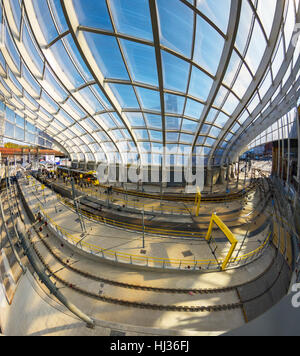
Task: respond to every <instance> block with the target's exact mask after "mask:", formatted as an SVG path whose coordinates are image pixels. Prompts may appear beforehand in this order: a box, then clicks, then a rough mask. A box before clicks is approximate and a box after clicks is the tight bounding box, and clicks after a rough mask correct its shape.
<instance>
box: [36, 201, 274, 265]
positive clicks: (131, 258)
mask: <svg viewBox="0 0 300 356" xmlns="http://www.w3.org/2000/svg"><path fill="white" fill-rule="evenodd" d="M38 207H39V211H40V213H41V216H42V218H43V220H44V221H45V222H46V223H47V226H49V227H50V228H51V229H52V230H53V231H54V232H56V233H57V234H58V235H59V236H60V237H61V238H62V239H64V240H66V241H67V242H68V243H69V244H71V245H73V246H75V247H77V248H80V249H81V250H83V251H85V252H88V253H91V254H93V255H96V256H99V257H102V258H104V259H107V260H111V261H114V262H118V263H127V264H135V265H142V266H146V267H158V268H166V269H167V268H170V269H179V270H181V269H183V270H197V269H198V270H207V271H210V270H220V264H223V262H224V261H220V262H219V263H218V262H217V261H216V260H215V259H203V260H196V259H193V260H182V259H169V258H158V257H146V256H139V255H133V254H128V253H124V252H120V251H114V250H110V249H109V250H108V249H107V248H102V247H100V246H98V245H95V244H91V243H89V242H86V241H83V240H82V238H81V237H76V236H74V235H72V234H70V233H69V232H68V231H66V230H65V229H64V228H62V227H61V226H59V225H58V224H57V223H55V221H54V220H53V219H52V218H51V217H50V216H49V215H48V214H47V213H46V212H45V211H44V209H43V208H42V206H41V205H39V206H38ZM270 236H271V232H270V233H269V234H268V236H267V237H266V239H265V241H264V242H263V243H262V244H261V245H260V246H259V247H258V248H257V249H255V250H254V251H252V252H249V253H247V254H245V255H242V256H240V257H238V258H231V259H230V260H229V261H228V268H227V269H229V268H230V267H233V266H234V267H241V266H242V265H245V264H248V263H250V262H252V261H253V260H254V259H256V258H258V257H259V256H260V255H261V254H262V253H263V251H264V250H265V248H266V246H267V245H268V242H269V241H270ZM242 262H243V263H242Z"/></svg>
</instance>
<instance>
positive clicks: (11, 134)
mask: <svg viewBox="0 0 300 356" xmlns="http://www.w3.org/2000/svg"><path fill="white" fill-rule="evenodd" d="M0 112H1V114H2V115H3V120H4V130H3V136H4V137H5V138H8V139H13V140H15V141H19V142H20V143H26V144H29V145H37V146H42V147H47V148H52V147H53V140H52V138H51V137H50V136H49V135H48V134H46V133H44V132H43V131H41V130H39V129H38V128H37V127H36V126H35V125H33V124H32V123H30V122H29V121H27V120H26V119H24V118H22V117H21V116H19V115H17V114H16V113H15V112H14V111H13V110H11V109H10V108H9V107H8V106H6V105H5V104H4V103H2V102H0ZM2 115H1V116H2Z"/></svg>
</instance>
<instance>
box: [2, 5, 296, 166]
mask: <svg viewBox="0 0 300 356" xmlns="http://www.w3.org/2000/svg"><path fill="white" fill-rule="evenodd" d="M2 4H3V5H2V7H1V6H0V18H1V24H2V27H1V54H0V75H1V77H0V93H1V94H2V100H5V103H6V104H7V105H9V107H11V108H13V109H14V110H15V111H16V113H18V115H21V116H22V117H26V119H27V120H29V121H31V122H32V123H33V124H35V125H36V126H37V127H38V128H39V129H41V130H43V131H44V132H46V133H47V134H48V135H50V136H51V137H53V138H54V139H55V140H56V141H57V142H58V143H59V144H60V145H62V146H63V147H64V148H65V150H66V151H67V152H68V153H69V155H70V157H71V158H72V160H76V161H85V162H103V161H108V162H112V161H115V160H117V161H119V162H123V163H131V162H134V161H136V160H137V159H138V158H140V159H141V162H142V164H148V163H159V162H160V157H161V154H162V153H163V152H164V150H166V149H171V150H172V152H173V153H174V152H175V153H176V152H181V151H183V150H190V151H191V152H195V150H196V148H197V147H204V154H205V157H206V163H207V165H209V166H210V165H219V164H223V163H226V162H227V161H228V160H234V159H235V158H236V156H237V155H238V153H239V152H240V151H241V150H242V149H243V147H245V146H246V145H247V144H248V143H249V142H251V141H252V140H253V138H255V135H257V134H259V133H260V132H262V131H263V130H265V128H266V125H268V126H270V125H272V124H273V122H275V121H276V120H278V119H279V118H280V117H281V116H282V115H284V114H285V113H286V112H288V111H289V110H290V109H291V108H292V107H295V105H296V102H297V98H298V97H299V65H300V59H299V53H300V40H298V37H299V36H298V35H299V31H300V29H299V23H300V9H299V1H297V0H222V1H219V0H98V1H92V0H61V1H59V0H3V1H2Z"/></svg>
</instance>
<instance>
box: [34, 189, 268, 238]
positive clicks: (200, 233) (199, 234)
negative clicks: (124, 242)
mask: <svg viewBox="0 0 300 356" xmlns="http://www.w3.org/2000/svg"><path fill="white" fill-rule="evenodd" d="M255 186H256V187H259V189H261V188H260V186H261V184H259V185H258V184H256V185H255ZM34 194H35V193H34ZM61 194H62V193H61V192H60V195H61ZM269 199H270V196H268V194H266V201H265V202H264V204H262V205H261V206H259V207H258V208H257V209H255V210H253V211H250V212H249V213H248V214H245V215H241V211H244V209H245V207H244V208H243V209H242V210H237V211H236V212H234V214H231V215H233V216H231V217H230V218H228V215H227V214H225V215H224V217H222V220H223V221H224V223H226V224H227V225H228V227H229V228H230V229H233V230H234V229H241V228H244V230H245V231H247V230H248V227H249V226H250V225H251V224H253V229H254V231H255V230H257V231H259V230H260V229H261V228H262V227H263V226H265V225H266V222H267V220H268V216H267V215H265V208H266V206H267V205H268V202H269ZM61 202H62V203H63V204H64V205H66V206H67V207H69V208H70V209H71V210H73V211H75V206H74V204H73V201H72V200H71V199H70V198H68V197H66V196H61ZM78 206H79V207H80V213H81V214H82V215H84V216H85V217H86V218H88V219H91V220H93V221H97V222H100V223H104V224H106V225H111V226H113V227H117V228H121V229H126V230H129V231H136V232H143V231H144V232H145V233H147V234H151V235H159V236H174V237H183V238H193V239H196V238H198V239H203V238H204V237H205V235H206V232H207V226H208V225H209V222H210V215H207V217H206V218H204V217H203V218H202V217H201V220H199V221H195V220H194V219H192V220H191V222H190V223H184V222H178V223H177V224H176V229H174V221H169V222H168V221H162V220H160V221H159V228H158V227H157V221H156V220H155V219H146V220H145V221H144V227H143V226H142V220H141V217H140V216H136V215H135V216H131V215H130V216H128V215H126V216H123V215H117V213H114V212H112V211H110V210H107V209H105V208H103V209H102V210H101V212H100V211H99V207H100V206H101V205H99V204H96V203H95V202H92V201H90V200H89V199H88V197H82V198H81V199H80V203H79V204H78ZM234 215H236V218H234ZM264 215H265V216H264ZM220 216H223V214H222V213H220ZM236 222H238V224H236ZM214 230H215V231H217V230H218V229H217V228H216V227H214Z"/></svg>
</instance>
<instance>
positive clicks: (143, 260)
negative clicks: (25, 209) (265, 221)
mask: <svg viewBox="0 0 300 356" xmlns="http://www.w3.org/2000/svg"><path fill="white" fill-rule="evenodd" d="M31 181H32V182H34V184H35V185H34V186H26V185H25V184H24V183H25V182H24V181H23V182H21V186H22V189H23V193H24V196H25V199H26V201H27V202H28V204H29V205H30V207H31V209H32V210H35V211H36V212H38V211H39V210H40V211H41V212H42V213H43V214H44V215H45V216H46V217H47V218H48V221H49V223H51V226H52V227H53V228H56V229H57V231H58V232H59V233H62V234H63V235H64V237H68V238H69V239H70V240H73V244H74V243H76V245H77V247H81V248H82V249H84V250H85V251H88V252H90V253H93V254H97V255H98V256H100V257H105V258H106V259H109V260H112V261H115V262H122V263H129V264H131V263H133V264H135V265H140V266H148V267H160V268H166V267H168V268H175V269H178V268H180V269H194V268H196V269H197V270H198V269H199V268H200V267H201V269H205V270H206V269H207V268H208V269H216V268H217V265H218V262H219V263H221V262H222V261H223V260H224V259H225V257H226V255H227V253H228V251H229V248H230V243H229V241H227V239H226V238H225V237H224V235H222V236H223V238H221V239H219V240H217V239H216V242H215V243H213V244H211V245H208V244H207V242H206V241H205V239H204V238H178V237H176V238H175V237H160V236H154V235H146V234H145V236H144V238H143V234H142V233H139V232H132V231H126V230H124V229H118V228H115V227H111V226H109V225H105V224H103V223H98V222H95V221H94V220H88V219H84V225H85V228H86V233H83V232H82V230H81V224H80V219H79V217H78V215H77V214H76V213H75V212H74V211H73V210H71V209H70V208H69V207H67V206H65V205H63V204H62V203H61V202H60V201H59V200H58V198H57V196H56V194H53V192H52V191H51V190H50V189H48V188H45V189H44V190H43V191H42V190H41V185H40V183H38V182H37V181H36V180H33V179H31ZM207 228H208V226H207ZM268 233H269V226H266V228H265V229H264V230H263V231H261V232H260V233H259V234H257V235H256V236H255V238H253V237H252V238H250V237H249V238H246V239H245V241H244V237H245V231H242V234H241V235H239V234H237V235H236V238H237V239H238V241H239V243H238V245H237V248H236V251H239V254H240V255H245V254H247V253H249V252H252V251H254V250H256V249H257V248H259V247H260V246H261V245H262V243H263V241H264V240H265V239H266V238H267V236H268ZM219 237H220V236H219ZM143 242H144V245H143ZM215 249H216V250H215ZM212 252H214V254H213V253H212ZM233 256H234V257H235V256H236V255H233Z"/></svg>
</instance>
